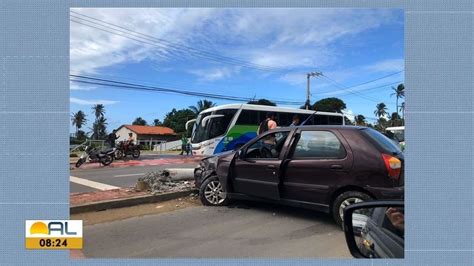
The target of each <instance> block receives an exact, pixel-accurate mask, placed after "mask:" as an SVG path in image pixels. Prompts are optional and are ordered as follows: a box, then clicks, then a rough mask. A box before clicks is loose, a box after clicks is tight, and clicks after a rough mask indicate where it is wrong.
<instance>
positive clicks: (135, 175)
mask: <svg viewBox="0 0 474 266" xmlns="http://www.w3.org/2000/svg"><path fill="white" fill-rule="evenodd" d="M144 174H145V173H138V174H127V175H114V177H126V176H137V175H144Z"/></svg>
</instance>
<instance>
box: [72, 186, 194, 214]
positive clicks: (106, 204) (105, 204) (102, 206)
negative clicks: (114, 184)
mask: <svg viewBox="0 0 474 266" xmlns="http://www.w3.org/2000/svg"><path fill="white" fill-rule="evenodd" d="M197 192H198V190H197V189H189V190H184V191H177V192H169V193H163V194H158V195H145V196H138V197H132V198H125V199H113V200H103V201H96V202H91V203H85V204H79V205H75V206H71V207H70V209H69V212H70V214H79V213H83V212H93V211H103V210H107V209H115V208H123V207H131V206H135V205H140V204H147V203H155V202H160V201H165V200H172V199H177V198H181V197H184V196H188V195H189V194H191V193H197Z"/></svg>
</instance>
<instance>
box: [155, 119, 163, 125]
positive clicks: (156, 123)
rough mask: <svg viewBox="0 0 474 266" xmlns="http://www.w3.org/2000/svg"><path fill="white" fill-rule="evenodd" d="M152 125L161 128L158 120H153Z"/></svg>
mask: <svg viewBox="0 0 474 266" xmlns="http://www.w3.org/2000/svg"><path fill="white" fill-rule="evenodd" d="M153 125H154V126H155V127H157V126H162V125H163V123H162V122H161V121H160V119H158V118H157V119H155V120H153Z"/></svg>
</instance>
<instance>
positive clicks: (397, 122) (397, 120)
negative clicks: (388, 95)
mask: <svg viewBox="0 0 474 266" xmlns="http://www.w3.org/2000/svg"><path fill="white" fill-rule="evenodd" d="M390 124H391V125H392V127H396V126H401V125H402V119H401V117H400V116H399V115H398V113H397V112H393V113H392V115H391V116H390Z"/></svg>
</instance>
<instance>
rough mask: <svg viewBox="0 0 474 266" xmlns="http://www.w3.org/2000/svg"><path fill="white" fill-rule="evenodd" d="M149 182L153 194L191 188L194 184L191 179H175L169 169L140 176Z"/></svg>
mask: <svg viewBox="0 0 474 266" xmlns="http://www.w3.org/2000/svg"><path fill="white" fill-rule="evenodd" d="M138 181H143V182H146V183H147V184H148V186H149V187H150V190H151V192H152V193H153V194H160V193H165V192H176V191H184V190H189V189H192V188H193V187H194V184H193V183H192V182H189V181H173V180H171V177H170V175H169V173H168V172H167V171H158V172H149V173H146V174H145V176H143V177H140V178H138Z"/></svg>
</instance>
